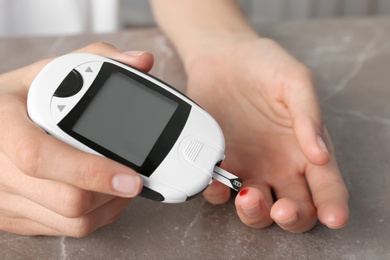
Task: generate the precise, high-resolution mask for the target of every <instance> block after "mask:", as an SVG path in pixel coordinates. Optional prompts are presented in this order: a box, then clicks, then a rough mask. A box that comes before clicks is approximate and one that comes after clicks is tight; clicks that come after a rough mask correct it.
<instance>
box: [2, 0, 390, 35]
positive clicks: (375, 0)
mask: <svg viewBox="0 0 390 260" xmlns="http://www.w3.org/2000/svg"><path fill="white" fill-rule="evenodd" d="M240 3H241V5H242V8H243V10H244V11H245V13H246V14H247V16H248V18H249V19H250V20H251V22H252V23H254V24H261V23H271V22H276V21H280V20H299V19H311V18H328V17H348V16H377V15H388V14H390V0H241V1H240ZM153 25H154V20H153V15H152V13H151V11H150V8H149V1H147V0H0V37H7V36H23V35H51V34H54V35H59V34H79V33H106V32H113V31H116V30H120V29H122V28H129V27H140V26H142V27H145V26H153Z"/></svg>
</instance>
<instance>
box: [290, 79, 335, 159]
mask: <svg viewBox="0 0 390 260" xmlns="http://www.w3.org/2000/svg"><path fill="white" fill-rule="evenodd" d="M295 84H296V83H295ZM290 91H291V93H289V100H287V103H288V104H287V105H288V107H289V109H290V113H291V116H292V120H293V127H294V133H295V137H296V139H297V141H298V144H299V146H300V148H301V150H302V152H303V154H304V155H305V156H306V158H307V159H308V160H309V161H310V162H311V163H312V164H315V165H323V164H326V163H327V162H328V161H329V151H328V148H327V147H328V145H331V144H328V143H329V142H330V141H329V140H328V138H326V134H325V127H324V124H323V119H322V115H321V111H320V106H319V102H318V98H317V95H316V92H315V89H314V87H313V84H312V83H311V81H310V80H307V82H306V83H304V84H300V86H298V87H297V85H296V86H294V87H292V88H290Z"/></svg>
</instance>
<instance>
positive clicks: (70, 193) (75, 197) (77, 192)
mask: <svg viewBox="0 0 390 260" xmlns="http://www.w3.org/2000/svg"><path fill="white" fill-rule="evenodd" d="M92 203H93V196H92V193H90V192H87V191H85V190H81V189H77V188H69V189H67V190H66V191H64V195H63V199H62V205H61V211H62V213H61V214H62V215H63V216H65V217H68V218H78V217H81V216H83V215H85V214H86V213H87V212H88V211H89V210H90V208H91V205H92Z"/></svg>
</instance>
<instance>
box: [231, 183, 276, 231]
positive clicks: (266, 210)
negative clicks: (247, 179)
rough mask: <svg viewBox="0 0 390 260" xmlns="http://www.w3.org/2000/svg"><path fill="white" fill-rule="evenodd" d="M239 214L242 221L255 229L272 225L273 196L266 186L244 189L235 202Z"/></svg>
mask: <svg viewBox="0 0 390 260" xmlns="http://www.w3.org/2000/svg"><path fill="white" fill-rule="evenodd" d="M235 204H236V210H237V214H238V216H239V217H240V219H241V221H242V222H243V223H244V224H246V225H248V226H250V227H254V228H263V227H267V226H269V225H271V224H272V223H273V220H272V219H271V217H270V209H271V206H272V195H271V191H270V188H269V187H268V186H266V185H256V186H255V185H253V187H252V186H246V187H245V188H243V189H242V190H241V191H240V192H239V193H238V196H237V197H236V200H235Z"/></svg>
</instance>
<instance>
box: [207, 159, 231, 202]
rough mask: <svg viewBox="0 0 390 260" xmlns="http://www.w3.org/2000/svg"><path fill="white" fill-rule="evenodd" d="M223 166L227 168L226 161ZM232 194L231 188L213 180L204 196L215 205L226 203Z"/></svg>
mask: <svg viewBox="0 0 390 260" xmlns="http://www.w3.org/2000/svg"><path fill="white" fill-rule="evenodd" d="M221 167H222V168H223V169H227V165H226V162H225V161H223V162H222V164H221ZM230 195H231V191H230V188H229V187H227V186H226V185H225V184H223V183H221V182H219V181H216V180H213V182H212V183H211V184H210V185H209V186H208V187H207V189H206V190H205V191H204V192H203V196H204V198H205V199H206V200H207V201H208V202H209V203H211V204H214V205H218V204H223V203H226V202H227V201H228V200H229V199H230Z"/></svg>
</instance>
